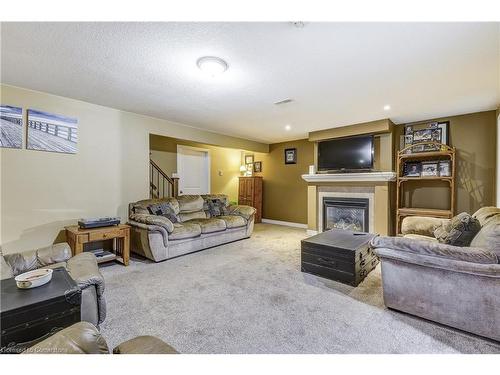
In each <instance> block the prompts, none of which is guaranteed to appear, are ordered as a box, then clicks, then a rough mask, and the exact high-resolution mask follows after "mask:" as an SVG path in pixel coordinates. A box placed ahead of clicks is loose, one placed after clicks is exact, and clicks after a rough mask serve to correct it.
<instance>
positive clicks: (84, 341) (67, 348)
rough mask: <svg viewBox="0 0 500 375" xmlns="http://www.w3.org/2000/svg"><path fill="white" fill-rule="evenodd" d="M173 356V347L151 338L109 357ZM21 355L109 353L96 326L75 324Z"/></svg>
mask: <svg viewBox="0 0 500 375" xmlns="http://www.w3.org/2000/svg"><path fill="white" fill-rule="evenodd" d="M176 353H177V351H176V350H175V349H174V348H172V347H171V346H170V345H168V344H167V343H165V342H164V341H162V340H160V339H159V338H157V337H154V336H138V337H135V338H133V339H130V340H128V341H125V342H123V343H121V344H120V345H118V346H117V347H116V348H114V349H113V354H176ZM23 354H110V350H109V348H108V344H107V343H106V340H105V339H104V337H102V335H101V333H100V332H99V331H98V330H97V329H96V327H94V326H93V325H92V324H90V323H87V322H79V323H76V324H73V325H72V326H70V327H68V328H65V329H63V330H61V331H59V332H57V333H55V334H54V335H52V336H50V337H49V338H47V339H45V340H43V341H41V342H39V343H38V344H36V345H34V346H32V347H30V348H28V349H27V350H26V351H24V352H23Z"/></svg>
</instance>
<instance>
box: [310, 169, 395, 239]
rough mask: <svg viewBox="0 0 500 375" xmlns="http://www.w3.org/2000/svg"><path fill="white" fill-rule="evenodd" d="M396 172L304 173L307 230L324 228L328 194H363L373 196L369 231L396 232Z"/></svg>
mask: <svg viewBox="0 0 500 375" xmlns="http://www.w3.org/2000/svg"><path fill="white" fill-rule="evenodd" d="M395 177H396V173H395V172H372V173H370V172H368V173H339V174H314V175H303V176H302V178H303V179H304V180H305V181H306V182H307V183H308V186H307V206H308V207H307V227H308V229H307V233H308V234H309V235H314V234H317V233H320V232H321V231H322V230H323V212H322V210H323V198H324V197H328V196H331V197H345V198H350V197H359V198H367V199H368V200H369V218H368V220H369V224H368V227H369V232H371V233H377V234H381V235H390V234H392V232H393V218H392V216H393V215H392V208H393V207H392V203H391V202H392V201H393V199H392V194H393V192H394V183H393V182H392V181H394V180H395Z"/></svg>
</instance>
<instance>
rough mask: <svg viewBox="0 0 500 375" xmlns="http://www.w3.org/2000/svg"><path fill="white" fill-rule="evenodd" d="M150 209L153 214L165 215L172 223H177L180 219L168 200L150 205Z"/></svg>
mask: <svg viewBox="0 0 500 375" xmlns="http://www.w3.org/2000/svg"><path fill="white" fill-rule="evenodd" d="M148 211H149V212H150V213H151V214H152V215H157V216H164V217H166V218H167V219H168V220H170V221H171V222H172V223H177V221H178V220H177V215H176V214H175V212H174V209H173V208H172V207H170V205H169V204H168V203H166V202H161V203H155V204H152V205H150V206H148Z"/></svg>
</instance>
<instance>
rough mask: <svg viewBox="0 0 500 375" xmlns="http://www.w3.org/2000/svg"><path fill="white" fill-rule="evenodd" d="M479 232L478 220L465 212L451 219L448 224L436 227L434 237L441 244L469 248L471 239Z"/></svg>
mask: <svg viewBox="0 0 500 375" xmlns="http://www.w3.org/2000/svg"><path fill="white" fill-rule="evenodd" d="M480 230H481V224H479V220H477V219H475V218H473V217H472V216H471V215H469V214H468V213H466V212H462V213H461V214H458V215H457V216H455V217H453V218H452V219H451V221H450V223H449V224H447V225H442V226H439V227H437V228H436V229H435V230H434V237H436V239H437V240H438V241H439V242H441V243H445V244H448V245H453V246H469V245H470V243H471V241H472V239H473V238H474V237H475V236H476V234H477V233H478V232H479V231H480Z"/></svg>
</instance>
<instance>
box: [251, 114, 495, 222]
mask: <svg viewBox="0 0 500 375" xmlns="http://www.w3.org/2000/svg"><path fill="white" fill-rule="evenodd" d="M432 121H450V135H449V137H450V142H451V145H453V146H455V147H456V148H457V181H456V185H457V194H456V198H457V205H456V209H457V213H459V212H463V211H466V212H470V213H473V212H474V211H476V210H477V209H479V208H480V207H482V206H488V205H495V202H496V188H495V187H496V152H497V141H496V139H497V113H496V111H494V110H493V111H486V112H479V113H471V114H466V115H459V116H450V117H443V118H439V119H430V120H423V121H421V122H432ZM419 122H420V121H419ZM393 129H394V133H393V134H394V136H393V135H391V134H390V133H387V134H381V135H379V136H377V137H376V138H375V147H374V148H375V150H374V158H375V160H374V163H375V165H374V167H375V169H379V170H385V171H387V170H394V165H395V164H394V163H395V155H396V153H395V152H394V151H397V150H398V149H399V135H401V134H403V126H402V125H396V126H394V128H393ZM314 145H315V142H309V141H308V140H307V139H302V140H297V141H290V142H284V143H277V144H271V145H270V146H269V154H260V153H258V154H256V156H255V160H256V161H258V160H262V161H263V164H262V168H263V173H262V174H261V175H262V176H263V177H264V202H263V205H264V208H263V213H264V215H263V217H264V218H266V219H273V220H282V221H289V222H295V223H302V224H307V195H308V194H307V183H306V182H305V181H304V180H303V179H302V178H301V175H302V174H306V173H308V168H309V165H311V164H314V163H315V160H314V159H315V150H314V149H315V146H314ZM293 147H296V148H297V151H298V160H297V164H296V165H285V164H284V149H285V148H293ZM391 158H392V160H391ZM409 184H410V185H411V182H410V183H409ZM393 199H395V197H394V198H393ZM406 199H407V200H408V201H410V200H411V203H412V205H413V206H415V207H435V208H446V207H445V202H447V201H448V199H447V194H446V189H443V187H442V186H440V183H439V182H428V183H427V186H426V187H425V188H421V187H418V188H416V187H415V188H412V189H410V191H409V193H408V194H407V195H406Z"/></svg>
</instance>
